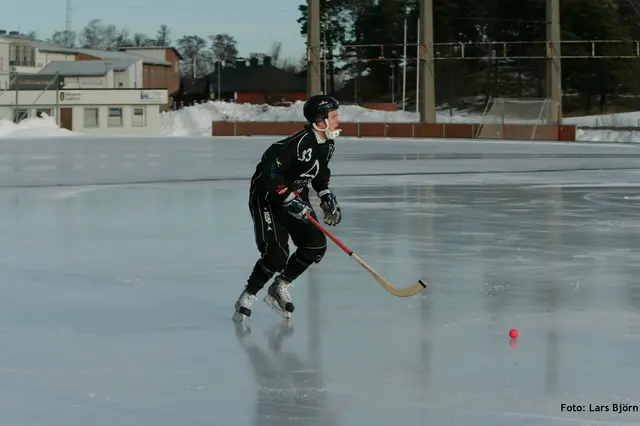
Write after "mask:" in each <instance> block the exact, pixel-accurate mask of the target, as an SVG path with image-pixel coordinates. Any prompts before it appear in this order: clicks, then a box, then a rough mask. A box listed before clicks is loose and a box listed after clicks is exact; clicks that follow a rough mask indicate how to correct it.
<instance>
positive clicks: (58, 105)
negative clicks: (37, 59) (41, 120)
mask: <svg viewBox="0 0 640 426" xmlns="http://www.w3.org/2000/svg"><path fill="white" fill-rule="evenodd" d="M56 124H57V125H58V127H60V73H57V72H56Z"/></svg>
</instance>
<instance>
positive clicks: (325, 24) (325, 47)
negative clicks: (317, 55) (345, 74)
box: [322, 21, 329, 95]
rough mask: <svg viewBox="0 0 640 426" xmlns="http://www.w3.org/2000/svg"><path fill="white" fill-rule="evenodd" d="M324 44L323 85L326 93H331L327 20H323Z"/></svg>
mask: <svg viewBox="0 0 640 426" xmlns="http://www.w3.org/2000/svg"><path fill="white" fill-rule="evenodd" d="M322 44H323V49H322V59H323V61H324V63H323V70H322V76H323V81H322V87H323V89H324V90H323V91H324V94H325V95H326V94H328V93H329V89H327V87H328V85H329V84H328V82H327V78H328V77H327V59H328V57H329V55H327V49H328V45H327V23H326V22H325V21H323V22H322Z"/></svg>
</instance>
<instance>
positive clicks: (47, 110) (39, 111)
mask: <svg viewBox="0 0 640 426" xmlns="http://www.w3.org/2000/svg"><path fill="white" fill-rule="evenodd" d="M42 114H47V115H48V116H49V117H53V116H52V115H51V108H40V109H37V110H36V117H38V118H42Z"/></svg>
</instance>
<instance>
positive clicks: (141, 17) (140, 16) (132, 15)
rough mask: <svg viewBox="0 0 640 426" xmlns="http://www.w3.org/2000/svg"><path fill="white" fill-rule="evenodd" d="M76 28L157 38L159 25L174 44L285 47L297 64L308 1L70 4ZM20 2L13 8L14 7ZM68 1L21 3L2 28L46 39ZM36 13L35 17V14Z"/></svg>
mask: <svg viewBox="0 0 640 426" xmlns="http://www.w3.org/2000/svg"><path fill="white" fill-rule="evenodd" d="M71 2H72V9H71V19H72V29H73V30H75V31H80V30H81V29H82V28H83V27H84V26H85V25H86V24H87V23H88V22H89V21H90V20H91V19H101V20H102V22H103V23H105V24H113V25H115V26H116V27H118V28H126V29H128V30H129V32H130V33H134V32H142V33H146V34H148V35H149V36H152V35H155V33H156V31H157V30H158V28H159V27H160V25H162V24H165V25H168V26H169V28H171V39H172V40H174V41H175V40H177V39H178V38H180V37H182V36H183V35H199V36H201V37H203V38H204V39H207V40H208V37H207V36H208V35H213V34H217V33H228V34H230V35H232V36H233V37H235V39H236V41H237V42H238V45H237V46H238V51H239V56H248V55H249V53H251V52H257V53H268V52H269V51H270V49H271V45H272V44H273V43H274V42H276V41H280V42H282V52H281V57H282V58H287V57H294V58H296V59H299V58H300V57H301V56H302V55H303V54H304V52H305V38H304V37H303V36H301V35H300V26H299V24H298V23H297V22H296V20H297V19H298V17H299V16H300V13H299V12H298V6H299V5H300V4H303V3H306V0H231V1H229V0H180V1H175V0H173V1H169V0H71ZM15 4H16V3H14V5H15ZM65 10H66V7H65V0H21V1H20V7H5V8H3V11H2V13H1V14H0V29H5V30H7V32H8V31H13V30H15V31H20V32H22V33H28V32H30V31H35V32H36V33H37V36H38V38H40V39H46V38H47V37H49V36H50V35H51V34H52V33H53V32H54V31H56V30H63V29H64V25H65V19H66V18H65ZM34 11H37V13H34Z"/></svg>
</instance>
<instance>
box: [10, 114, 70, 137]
mask: <svg viewBox="0 0 640 426" xmlns="http://www.w3.org/2000/svg"><path fill="white" fill-rule="evenodd" d="M74 135H80V133H74V132H71V131H69V130H66V129H61V128H60V127H58V125H57V124H56V121H55V120H54V119H53V118H52V117H49V116H48V115H46V114H43V116H42V118H29V119H26V120H23V121H21V122H20V123H18V124H16V123H14V122H12V121H8V120H0V138H2V137H12V138H20V137H25V138H27V137H28V138H49V137H56V136H74Z"/></svg>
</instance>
